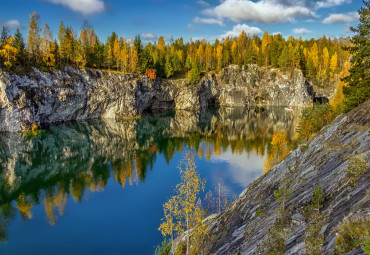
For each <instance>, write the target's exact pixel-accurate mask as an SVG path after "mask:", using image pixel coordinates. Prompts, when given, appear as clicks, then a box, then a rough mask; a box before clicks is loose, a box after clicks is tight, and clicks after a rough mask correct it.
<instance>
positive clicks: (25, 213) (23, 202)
mask: <svg viewBox="0 0 370 255" xmlns="http://www.w3.org/2000/svg"><path fill="white" fill-rule="evenodd" d="M17 208H18V210H19V212H20V213H21V215H22V217H25V218H28V219H31V218H32V212H31V208H32V203H31V202H29V201H27V198H26V195H25V194H24V193H22V194H20V195H19V196H18V199H17Z"/></svg>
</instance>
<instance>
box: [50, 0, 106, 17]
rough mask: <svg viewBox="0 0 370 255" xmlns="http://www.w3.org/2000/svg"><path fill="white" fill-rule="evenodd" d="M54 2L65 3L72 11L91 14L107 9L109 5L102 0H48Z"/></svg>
mask: <svg viewBox="0 0 370 255" xmlns="http://www.w3.org/2000/svg"><path fill="white" fill-rule="evenodd" d="M47 1H48V2H50V3H53V4H60V5H63V6H65V7H67V8H69V9H71V10H72V11H75V12H79V13H82V14H83V15H85V16H86V15H90V14H94V13H100V12H103V11H105V10H106V8H107V6H106V4H105V3H104V1H102V0H47Z"/></svg>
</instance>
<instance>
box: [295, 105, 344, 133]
mask: <svg viewBox="0 0 370 255" xmlns="http://www.w3.org/2000/svg"><path fill="white" fill-rule="evenodd" d="M337 114H338V113H336V112H335V111H334V109H333V107H332V106H331V105H330V104H322V105H320V104H315V105H314V106H313V107H311V108H307V109H304V110H303V112H302V117H301V121H300V124H299V125H300V133H299V138H300V139H304V140H306V139H308V138H310V137H311V136H312V135H313V134H315V133H317V132H319V131H320V129H321V128H323V127H324V126H326V125H328V124H330V123H331V122H332V121H333V120H334V118H335V117H336V116H337Z"/></svg>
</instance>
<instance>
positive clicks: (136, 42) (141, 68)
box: [134, 35, 146, 73]
mask: <svg viewBox="0 0 370 255" xmlns="http://www.w3.org/2000/svg"><path fill="white" fill-rule="evenodd" d="M134 46H135V49H136V55H137V62H136V71H137V72H139V73H144V72H145V70H146V67H145V66H143V62H144V60H143V45H142V43H141V38H140V35H137V36H135V40H134Z"/></svg>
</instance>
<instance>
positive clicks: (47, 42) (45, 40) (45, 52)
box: [41, 24, 55, 67]
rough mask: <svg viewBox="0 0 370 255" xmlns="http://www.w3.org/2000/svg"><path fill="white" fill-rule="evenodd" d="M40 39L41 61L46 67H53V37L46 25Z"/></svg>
mask: <svg viewBox="0 0 370 255" xmlns="http://www.w3.org/2000/svg"><path fill="white" fill-rule="evenodd" d="M42 34H43V35H42V38H41V53H42V60H43V61H44V63H45V65H46V66H48V67H51V66H54V64H55V56H54V51H55V43H54V42H53V37H52V35H51V31H50V28H49V26H48V25H47V24H45V25H44V30H43V33H42Z"/></svg>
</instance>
